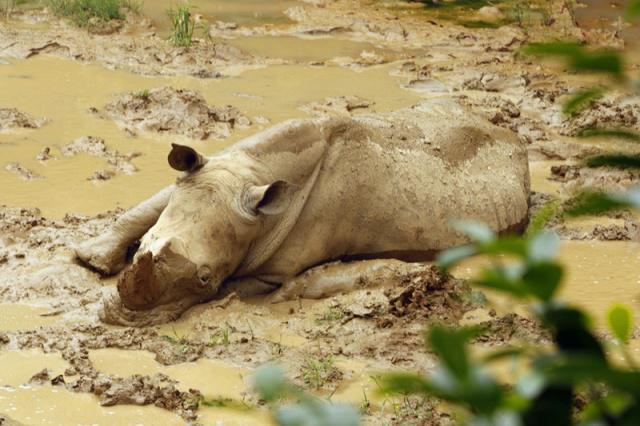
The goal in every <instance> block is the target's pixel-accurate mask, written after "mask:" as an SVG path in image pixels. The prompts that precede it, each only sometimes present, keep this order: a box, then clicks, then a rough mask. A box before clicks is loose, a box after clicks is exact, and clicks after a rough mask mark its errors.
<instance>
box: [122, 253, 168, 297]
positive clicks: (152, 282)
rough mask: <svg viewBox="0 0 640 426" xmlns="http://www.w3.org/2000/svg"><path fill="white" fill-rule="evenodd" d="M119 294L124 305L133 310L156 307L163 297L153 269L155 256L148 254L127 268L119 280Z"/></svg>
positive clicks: (142, 255)
mask: <svg viewBox="0 0 640 426" xmlns="http://www.w3.org/2000/svg"><path fill="white" fill-rule="evenodd" d="M118 293H119V294H120V299H121V300H122V304H123V305H124V306H126V307H127V308H129V309H131V310H146V309H149V308H152V307H154V306H155V305H156V304H157V303H156V302H157V301H158V299H159V298H160V296H161V289H160V286H158V285H157V283H156V276H155V272H154V268H153V255H152V254H151V252H146V253H143V254H141V255H139V256H138V257H137V258H136V261H135V262H134V263H133V264H131V265H130V266H129V267H128V268H126V269H125V270H124V271H123V273H122V275H121V276H120V279H119V280H118Z"/></svg>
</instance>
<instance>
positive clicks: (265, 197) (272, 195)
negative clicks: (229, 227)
mask: <svg viewBox="0 0 640 426" xmlns="http://www.w3.org/2000/svg"><path fill="white" fill-rule="evenodd" d="M294 186H295V185H293V184H291V183H289V182H285V181H283V180H277V181H275V182H273V183H272V184H270V185H261V186H252V187H250V188H249V190H248V191H247V194H246V197H245V208H246V209H247V211H249V212H252V213H253V214H259V213H262V214H266V215H276V214H280V213H282V212H284V211H285V210H286V209H287V207H289V203H290V201H291V198H292V196H293V190H294Z"/></svg>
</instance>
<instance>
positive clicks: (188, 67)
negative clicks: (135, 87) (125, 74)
mask: <svg viewBox="0 0 640 426" xmlns="http://www.w3.org/2000/svg"><path fill="white" fill-rule="evenodd" d="M24 13H25V14H34V13H35V14H38V19H39V20H40V21H46V22H48V24H49V25H48V26H47V28H44V29H38V30H34V29H32V28H30V27H18V28H16V27H15V26H12V25H10V24H9V23H4V22H0V40H2V41H3V43H2V45H0V56H3V57H8V58H17V59H29V58H33V57H35V56H38V55H53V56H58V57H62V58H67V59H73V60H77V61H81V62H98V63H101V64H102V65H104V66H105V67H107V68H120V69H126V70H128V71H131V72H134V73H136V74H143V75H191V76H195V77H199V78H219V77H221V76H222V75H223V74H225V73H228V74H235V73H237V72H238V71H240V70H242V69H246V68H253V67H255V66H257V65H260V64H262V63H263V61H261V60H257V59H255V58H253V57H252V56H251V55H249V54H247V53H245V52H243V51H241V50H239V49H237V48H235V47H232V46H230V45H228V44H226V43H224V42H221V41H216V42H209V41H204V40H199V39H195V40H194V42H193V44H192V45H191V46H190V47H189V48H185V47H176V46H173V45H172V44H171V43H169V42H168V41H167V40H165V39H163V38H161V37H158V36H156V35H155V32H154V31H153V28H152V27H151V25H150V23H149V21H148V20H146V19H144V18H143V19H141V20H135V19H134V20H130V21H129V22H126V23H125V24H124V25H123V26H122V27H113V28H108V31H109V32H110V33H111V34H109V36H108V37H105V36H104V35H102V34H92V33H90V32H88V31H86V30H84V29H80V28H75V27H73V26H70V25H69V24H67V23H65V22H64V21H63V20H61V19H58V18H56V17H54V16H53V15H51V14H49V13H47V12H44V11H36V12H24ZM22 19H23V20H28V19H29V16H23V17H22ZM130 34H135V36H133V37H132V36H131V35H130Z"/></svg>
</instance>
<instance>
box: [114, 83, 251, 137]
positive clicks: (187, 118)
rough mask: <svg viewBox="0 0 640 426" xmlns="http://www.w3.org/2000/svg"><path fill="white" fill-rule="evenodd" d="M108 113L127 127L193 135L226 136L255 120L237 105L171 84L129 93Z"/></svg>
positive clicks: (115, 103)
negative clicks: (220, 104) (215, 102)
mask: <svg viewBox="0 0 640 426" xmlns="http://www.w3.org/2000/svg"><path fill="white" fill-rule="evenodd" d="M104 115H105V116H107V117H108V118H111V119H112V120H115V121H116V122H117V123H118V124H120V125H121V126H123V127H124V128H125V129H128V130H130V131H132V133H134V134H135V131H134V130H133V129H138V130H143V131H147V132H158V133H173V134H178V135H184V136H188V137H190V138H193V139H208V138H209V137H214V138H217V139H224V138H226V137H228V136H229V135H230V134H231V132H232V131H233V129H235V128H236V127H247V126H249V125H251V121H250V120H249V118H247V117H246V116H245V115H243V114H242V113H241V112H240V111H238V110H237V109H236V108H234V107H232V106H230V105H227V106H224V107H217V106H210V105H207V103H206V101H205V100H204V98H203V97H202V95H200V94H199V93H197V92H194V91H192V90H187V89H178V90H176V89H173V88H171V87H163V88H157V89H153V90H149V91H148V92H147V91H144V92H140V93H127V94H125V95H123V96H122V97H120V99H118V100H117V101H115V102H112V103H110V104H108V105H107V106H105V109H104Z"/></svg>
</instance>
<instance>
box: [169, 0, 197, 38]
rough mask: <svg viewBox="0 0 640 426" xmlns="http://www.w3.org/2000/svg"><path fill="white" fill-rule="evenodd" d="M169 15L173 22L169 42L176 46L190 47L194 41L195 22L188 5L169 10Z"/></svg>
mask: <svg viewBox="0 0 640 426" xmlns="http://www.w3.org/2000/svg"><path fill="white" fill-rule="evenodd" d="M167 15H168V16H169V19H170V20H171V30H172V33H171V36H170V37H169V41H170V42H171V43H173V44H174V45H175V46H181V47H189V46H191V43H192V40H193V30H194V29H195V20H194V19H193V17H192V16H191V11H190V10H189V6H188V5H186V4H183V5H180V6H178V7H177V8H176V9H169V10H167Z"/></svg>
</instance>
